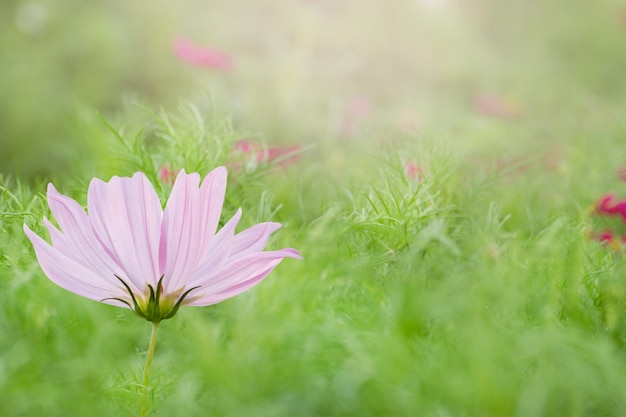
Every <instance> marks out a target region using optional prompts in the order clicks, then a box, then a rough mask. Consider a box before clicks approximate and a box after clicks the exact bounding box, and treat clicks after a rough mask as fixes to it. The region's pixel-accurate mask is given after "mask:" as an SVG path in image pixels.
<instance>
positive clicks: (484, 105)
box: [473, 94, 519, 119]
mask: <svg viewBox="0 0 626 417" xmlns="http://www.w3.org/2000/svg"><path fill="white" fill-rule="evenodd" d="M473 105H474V110H476V111H477V112H478V113H480V114H482V115H485V116H491V117H496V118H499V119H514V118H516V117H517V116H519V110H518V108H517V106H515V104H513V103H512V102H510V101H508V100H506V99H504V98H502V97H498V96H495V95H492V94H479V95H477V96H476V97H474V103H473Z"/></svg>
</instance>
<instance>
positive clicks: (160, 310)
mask: <svg viewBox="0 0 626 417" xmlns="http://www.w3.org/2000/svg"><path fill="white" fill-rule="evenodd" d="M163 277H164V276H161V278H160V279H159V282H158V283H157V285H156V288H153V287H152V285H149V284H148V285H147V287H148V292H147V294H144V295H143V296H136V295H135V294H134V293H133V291H132V290H131V289H130V286H129V285H128V284H127V283H126V282H125V281H124V280H123V279H122V278H120V277H119V276H117V275H115V278H117V279H118V280H119V281H120V282H121V283H122V285H123V286H124V288H126V291H128V295H130V299H131V301H132V305H131V303H129V302H128V301H127V300H123V299H121V298H117V297H111V298H105V300H117V301H120V302H122V303H124V304H126V305H127V306H128V308H130V309H131V310H132V311H133V313H135V314H136V315H137V316H139V317H142V318H144V319H146V320H148V321H151V322H155V323H158V322H160V321H161V320H167V319H170V318H172V317H174V315H175V314H176V313H177V312H178V309H179V308H180V305H181V304H182V302H183V301H184V300H185V298H186V297H187V296H188V295H189V293H190V292H192V291H193V290H195V289H196V288H199V287H193V288H190V289H188V290H187V291H184V290H185V288H184V287H183V288H181V289H180V290H177V291H174V292H173V293H171V294H167V295H164V294H163ZM183 291H184V292H183ZM102 301H104V300H102Z"/></svg>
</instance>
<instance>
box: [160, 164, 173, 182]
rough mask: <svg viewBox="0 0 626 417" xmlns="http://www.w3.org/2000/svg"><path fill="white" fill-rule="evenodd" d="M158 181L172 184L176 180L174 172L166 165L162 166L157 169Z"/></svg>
mask: <svg viewBox="0 0 626 417" xmlns="http://www.w3.org/2000/svg"><path fill="white" fill-rule="evenodd" d="M159 179H160V180H161V181H163V182H164V183H167V184H174V180H175V179H176V171H174V170H173V169H172V168H170V166H169V165H168V164H164V165H162V166H161V168H159Z"/></svg>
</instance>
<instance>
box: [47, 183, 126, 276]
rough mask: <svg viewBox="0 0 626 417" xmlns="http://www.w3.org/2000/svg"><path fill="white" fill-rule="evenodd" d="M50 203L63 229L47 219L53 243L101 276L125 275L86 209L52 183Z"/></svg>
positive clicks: (58, 248)
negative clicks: (91, 222) (98, 237)
mask: <svg viewBox="0 0 626 417" xmlns="http://www.w3.org/2000/svg"><path fill="white" fill-rule="evenodd" d="M48 205H49V206H50V211H51V212H52V214H53V215H54V218H55V219H56V221H57V223H58V224H59V226H60V227H61V230H62V231H63V233H61V232H60V231H59V230H58V229H57V228H56V227H55V226H54V225H52V224H51V223H50V222H49V221H48V219H45V218H44V224H45V225H46V227H47V228H48V231H49V232H50V237H51V239H52V246H53V247H54V248H55V249H57V250H58V251H60V252H62V253H63V254H64V255H66V256H68V257H69V258H72V259H73V260H74V261H76V262H78V263H80V264H81V265H83V266H84V267H85V268H88V269H91V270H92V271H94V273H96V274H98V275H99V276H101V277H103V278H105V279H110V280H111V281H113V282H117V280H116V278H115V277H114V275H116V274H117V275H120V274H122V271H121V268H120V267H119V265H118V264H117V261H116V260H115V259H114V258H113V257H112V256H111V255H110V253H109V252H108V251H107V250H106V248H103V247H102V246H101V245H100V244H99V242H98V239H97V237H96V235H95V234H94V232H93V230H92V228H91V225H90V223H89V219H88V217H87V214H86V213H85V210H84V209H83V208H82V207H81V206H80V205H79V204H78V203H77V202H76V201H74V200H73V199H71V198H69V197H66V196H64V195H62V194H59V193H58V192H57V190H56V189H55V188H54V186H53V185H52V184H50V185H48Z"/></svg>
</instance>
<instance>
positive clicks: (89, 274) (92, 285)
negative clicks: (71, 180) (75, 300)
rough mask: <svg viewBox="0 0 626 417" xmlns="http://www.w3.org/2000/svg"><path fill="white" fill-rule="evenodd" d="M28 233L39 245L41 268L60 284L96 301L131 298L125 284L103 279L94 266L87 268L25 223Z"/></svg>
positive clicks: (35, 245)
mask: <svg viewBox="0 0 626 417" xmlns="http://www.w3.org/2000/svg"><path fill="white" fill-rule="evenodd" d="M24 232H25V233H26V235H27V236H28V238H29V239H30V241H31V242H32V244H33V247H34V248H35V254H36V255H37V260H38V261H39V265H41V269H43V271H44V272H45V274H46V275H47V276H48V278H50V280H51V281H52V282H54V283H55V284H57V285H58V286H60V287H62V288H65V289H66V290H68V291H71V292H74V293H76V294H78V295H82V296H83V297H87V298H90V299H92V300H96V301H102V300H103V299H105V298H110V297H117V298H122V299H128V298H129V296H128V293H125V292H124V291H123V290H122V289H121V288H120V287H121V286H118V285H116V284H114V283H113V282H112V281H109V280H106V279H103V278H102V277H101V276H100V275H98V274H97V273H96V272H95V271H93V270H92V269H90V268H86V267H85V266H83V265H81V264H80V263H78V262H76V261H75V260H74V259H72V258H70V257H68V256H67V255H65V254H64V253H62V252H60V251H59V250H57V249H55V248H53V247H52V246H50V245H49V244H48V243H47V242H46V241H45V240H43V239H42V238H40V237H39V236H38V235H36V234H35V233H34V232H33V231H32V230H30V229H29V228H28V226H26V225H24ZM113 279H115V278H114V277H113Z"/></svg>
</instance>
